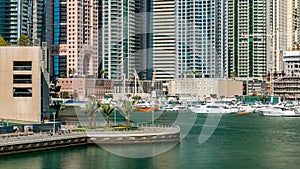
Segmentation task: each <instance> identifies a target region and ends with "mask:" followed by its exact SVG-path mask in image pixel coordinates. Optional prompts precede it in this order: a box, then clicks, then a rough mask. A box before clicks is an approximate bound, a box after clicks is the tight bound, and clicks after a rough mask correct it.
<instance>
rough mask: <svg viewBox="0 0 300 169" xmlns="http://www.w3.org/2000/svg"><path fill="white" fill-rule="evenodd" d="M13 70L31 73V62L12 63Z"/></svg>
mask: <svg viewBox="0 0 300 169" xmlns="http://www.w3.org/2000/svg"><path fill="white" fill-rule="evenodd" d="M13 69H14V70H20V71H31V69H32V62H31V61H14V68H13Z"/></svg>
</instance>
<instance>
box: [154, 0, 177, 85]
mask: <svg viewBox="0 0 300 169" xmlns="http://www.w3.org/2000/svg"><path fill="white" fill-rule="evenodd" d="M178 2H179V1H178ZM150 8H151V12H150V14H149V15H150V17H151V21H150V25H151V29H150V32H151V33H150V35H151V36H150V37H149V38H150V44H149V46H148V47H149V52H148V57H149V59H148V60H149V61H150V62H151V64H152V65H151V66H152V68H155V69H156V79H157V80H162V81H168V80H171V79H174V78H175V77H176V63H177V62H176V1H175V0H153V1H152V2H151V7H150ZM150 69H151V68H150Z"/></svg>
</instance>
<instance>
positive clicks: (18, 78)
mask: <svg viewBox="0 0 300 169" xmlns="http://www.w3.org/2000/svg"><path fill="white" fill-rule="evenodd" d="M14 83H23V84H24V83H26V84H31V83H32V78H31V75H14Z"/></svg>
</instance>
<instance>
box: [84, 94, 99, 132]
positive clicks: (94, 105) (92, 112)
mask: <svg viewBox="0 0 300 169" xmlns="http://www.w3.org/2000/svg"><path fill="white" fill-rule="evenodd" d="M99 110H100V106H99V102H98V101H97V100H96V99H94V98H91V99H90V100H89V101H88V102H87V103H86V104H85V105H84V106H83V108H82V111H83V112H84V113H85V114H86V115H87V116H88V120H89V128H91V127H92V117H94V127H96V117H97V113H98V112H99Z"/></svg>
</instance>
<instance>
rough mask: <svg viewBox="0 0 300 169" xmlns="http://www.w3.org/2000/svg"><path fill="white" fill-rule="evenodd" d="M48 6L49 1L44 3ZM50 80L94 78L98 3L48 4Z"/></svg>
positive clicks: (60, 1) (85, 0)
mask: <svg viewBox="0 0 300 169" xmlns="http://www.w3.org/2000/svg"><path fill="white" fill-rule="evenodd" d="M47 2H48V3H49V1H47ZM51 5H52V9H53V18H52V19H51V18H49V20H48V21H50V22H51V21H52V22H53V24H52V25H53V27H52V28H48V29H47V30H50V31H51V30H53V39H52V42H53V43H52V45H51V59H50V60H51V67H52V69H51V71H50V72H51V77H52V79H55V78H58V77H67V76H70V75H78V76H83V75H95V76H96V75H97V73H98V1H96V0H83V1H66V0H53V1H52V4H51Z"/></svg>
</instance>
